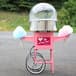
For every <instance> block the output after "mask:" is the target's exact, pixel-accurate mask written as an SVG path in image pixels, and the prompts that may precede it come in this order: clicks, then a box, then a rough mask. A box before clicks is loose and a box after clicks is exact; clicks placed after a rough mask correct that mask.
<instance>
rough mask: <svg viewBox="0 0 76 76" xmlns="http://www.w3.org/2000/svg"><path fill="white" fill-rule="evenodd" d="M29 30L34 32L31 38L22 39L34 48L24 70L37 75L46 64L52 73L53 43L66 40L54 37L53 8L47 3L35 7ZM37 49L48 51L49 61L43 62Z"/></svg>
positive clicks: (63, 37)
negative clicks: (29, 42)
mask: <svg viewBox="0 0 76 76" xmlns="http://www.w3.org/2000/svg"><path fill="white" fill-rule="evenodd" d="M29 16H30V23H31V27H30V30H31V31H32V32H34V34H33V36H29V37H27V36H25V37H23V38H22V39H23V40H25V41H31V42H33V43H34V46H32V48H31V49H30V53H29V54H28V55H27V57H26V64H25V65H26V69H27V70H28V71H29V72H31V73H33V74H39V73H41V72H42V71H44V69H45V66H46V64H50V70H51V72H52V73H54V46H53V45H54V42H56V41H60V40H63V39H66V38H68V37H69V34H67V35H61V36H54V32H55V31H56V30H57V28H56V21H57V13H56V10H55V8H54V7H53V6H52V5H50V4H47V3H39V4H37V5H35V6H34V7H33V8H32V10H31V12H30V15H29ZM39 49H42V50H45V49H46V50H47V49H48V50H49V51H50V60H45V59H44V57H43V56H42V55H41V54H40V53H39V52H38V50H39Z"/></svg>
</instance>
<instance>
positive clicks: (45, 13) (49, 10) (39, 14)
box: [29, 3, 57, 21]
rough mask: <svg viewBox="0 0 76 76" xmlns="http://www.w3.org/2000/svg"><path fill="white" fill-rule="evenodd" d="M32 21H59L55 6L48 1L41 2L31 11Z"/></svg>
mask: <svg viewBox="0 0 76 76" xmlns="http://www.w3.org/2000/svg"><path fill="white" fill-rule="evenodd" d="M29 17H30V21H40V20H52V21H57V13H56V10H55V8H54V7H53V6H52V5H50V4H48V3H39V4H37V5H35V6H34V7H33V8H32V10H31V11H30V15H29Z"/></svg>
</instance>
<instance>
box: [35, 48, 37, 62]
mask: <svg viewBox="0 0 76 76" xmlns="http://www.w3.org/2000/svg"><path fill="white" fill-rule="evenodd" d="M36 54H37V49H34V63H36Z"/></svg>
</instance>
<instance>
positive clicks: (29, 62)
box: [26, 52, 46, 74]
mask: <svg viewBox="0 0 76 76" xmlns="http://www.w3.org/2000/svg"><path fill="white" fill-rule="evenodd" d="M33 57H34V52H32V53H31V54H29V55H27V57H26V69H27V70H28V71H29V72H30V73H32V74H39V73H41V72H42V71H44V69H45V66H46V64H45V60H44V58H43V56H42V55H41V54H40V53H37V54H36V59H40V60H42V61H43V63H41V64H39V63H35V62H34V59H33Z"/></svg>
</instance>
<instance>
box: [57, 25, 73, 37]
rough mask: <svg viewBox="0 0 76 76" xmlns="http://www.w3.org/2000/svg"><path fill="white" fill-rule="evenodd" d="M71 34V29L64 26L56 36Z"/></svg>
mask: <svg viewBox="0 0 76 76" xmlns="http://www.w3.org/2000/svg"><path fill="white" fill-rule="evenodd" d="M72 32H73V28H72V27H71V26H69V25H64V26H63V27H62V28H61V29H60V30H59V33H58V36H65V35H69V34H72Z"/></svg>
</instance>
